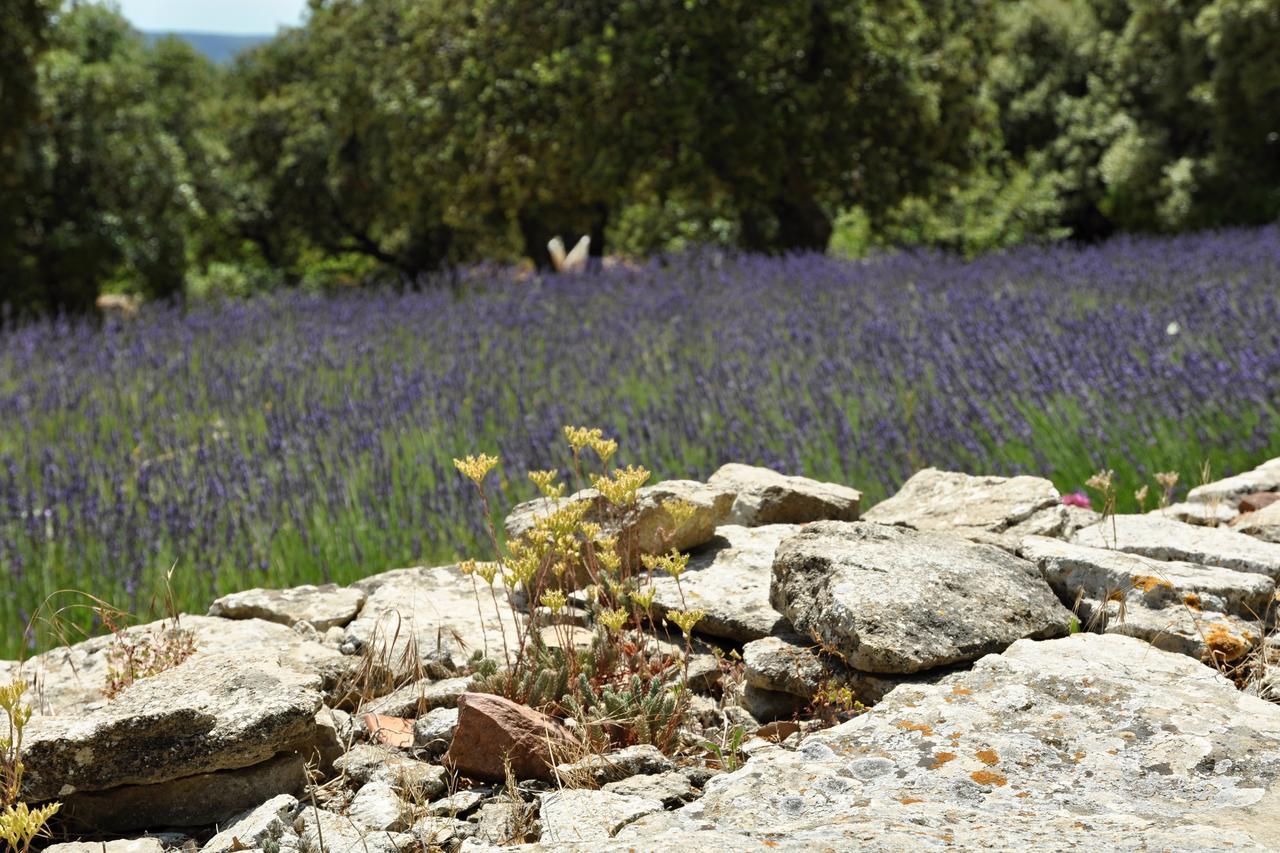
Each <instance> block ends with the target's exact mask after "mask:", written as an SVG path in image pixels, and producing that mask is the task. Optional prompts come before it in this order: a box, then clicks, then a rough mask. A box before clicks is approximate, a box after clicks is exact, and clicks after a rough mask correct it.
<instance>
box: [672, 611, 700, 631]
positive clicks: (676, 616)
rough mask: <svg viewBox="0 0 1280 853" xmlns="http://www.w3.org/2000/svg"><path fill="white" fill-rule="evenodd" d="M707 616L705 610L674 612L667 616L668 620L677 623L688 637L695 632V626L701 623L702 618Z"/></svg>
mask: <svg viewBox="0 0 1280 853" xmlns="http://www.w3.org/2000/svg"><path fill="white" fill-rule="evenodd" d="M706 615H707V612H706V611H705V610H697V609H694V610H672V611H671V612H670V613H668V614H667V618H668V619H670V620H671V621H672V622H674V623H676V625H677V626H678V627H679V628H680V630H681V631H683V632H684V635H685V636H686V637H688V636H689V635H690V634H691V633H692V632H693V626H694V625H697V624H698V623H699V622H701V621H702V617H704V616H706Z"/></svg>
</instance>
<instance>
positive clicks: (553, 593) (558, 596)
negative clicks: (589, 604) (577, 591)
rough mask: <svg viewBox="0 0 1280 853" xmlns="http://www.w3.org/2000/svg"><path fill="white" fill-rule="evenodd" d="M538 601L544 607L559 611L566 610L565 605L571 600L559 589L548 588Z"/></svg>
mask: <svg viewBox="0 0 1280 853" xmlns="http://www.w3.org/2000/svg"><path fill="white" fill-rule="evenodd" d="M538 601H539V602H540V603H541V604H542V606H543V607H545V608H547V609H548V610H550V611H551V612H552V613H559V612H560V611H561V610H564V607H565V605H566V604H568V603H569V600H568V599H567V598H565V595H564V593H563V592H561V591H560V590H558V589H549V590H547V591H546V592H544V593H543V594H542V598H540V599H538Z"/></svg>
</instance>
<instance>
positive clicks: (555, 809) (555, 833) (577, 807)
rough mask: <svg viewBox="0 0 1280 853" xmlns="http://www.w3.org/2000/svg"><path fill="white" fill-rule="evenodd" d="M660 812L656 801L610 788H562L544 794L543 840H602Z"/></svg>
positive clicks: (557, 842) (570, 842)
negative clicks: (607, 789)
mask: <svg viewBox="0 0 1280 853" xmlns="http://www.w3.org/2000/svg"><path fill="white" fill-rule="evenodd" d="M657 811H662V803H661V801H659V800H651V799H647V798H642V797H631V796H627V795H625V794H615V793H611V792H609V791H591V790H575V789H564V790H561V791H551V792H549V793H546V794H543V795H542V798H541V806H540V808H539V810H538V814H539V816H540V817H541V819H542V838H541V840H542V843H544V844H547V843H550V844H572V843H574V842H580V841H604V840H606V839H609V838H612V837H613V836H614V835H615V834H617V832H618V830H619V829H622V827H624V826H626V825H627V824H628V823H631V822H632V821H633V820H636V819H637V818H640V817H643V816H645V815H647V814H651V813H653V812H657Z"/></svg>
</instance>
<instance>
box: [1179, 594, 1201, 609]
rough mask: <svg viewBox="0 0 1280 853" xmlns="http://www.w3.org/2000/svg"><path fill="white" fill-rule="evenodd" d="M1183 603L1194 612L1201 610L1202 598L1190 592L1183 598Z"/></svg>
mask: <svg viewBox="0 0 1280 853" xmlns="http://www.w3.org/2000/svg"><path fill="white" fill-rule="evenodd" d="M1182 603H1183V604H1185V605H1187V606H1188V607H1190V608H1191V609H1192V610H1199V609H1200V596H1198V595H1196V594H1195V593H1194V592H1189V593H1187V594H1186V595H1184V596H1182Z"/></svg>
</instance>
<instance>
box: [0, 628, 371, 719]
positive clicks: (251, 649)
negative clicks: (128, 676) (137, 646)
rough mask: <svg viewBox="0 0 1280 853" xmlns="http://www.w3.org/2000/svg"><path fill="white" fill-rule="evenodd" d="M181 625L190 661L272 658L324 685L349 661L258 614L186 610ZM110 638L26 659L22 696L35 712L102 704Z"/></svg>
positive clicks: (140, 631) (132, 632)
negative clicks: (191, 643)
mask: <svg viewBox="0 0 1280 853" xmlns="http://www.w3.org/2000/svg"><path fill="white" fill-rule="evenodd" d="M172 624H173V622H172V620H168V619H166V620H161V621H157V622H151V623H148V624H145V625H138V626H135V627H132V628H129V629H127V630H126V631H125V632H124V633H125V634H126V635H128V636H129V637H131V638H134V639H135V640H136V638H138V637H141V636H143V635H146V634H152V635H155V636H158V635H159V632H161V631H165V630H167V629H169V628H171V626H172ZM179 624H180V627H181V629H182V630H184V631H189V632H190V633H191V634H192V635H193V636H194V640H195V652H194V653H193V654H192V656H191V657H190V658H189V659H188V661H187V662H188V663H191V662H193V661H196V660H199V659H201V658H204V657H208V656H211V655H212V656H240V657H252V658H254V659H264V658H271V659H274V660H275V661H276V662H278V663H279V664H281V665H283V666H287V667H290V668H293V669H302V670H308V671H311V672H314V673H316V674H318V675H319V676H320V677H321V679H322V680H323V684H324V686H325V689H326V690H328V689H329V688H330V687H331V686H332V685H334V684H336V683H337V682H338V681H339V680H340V679H341V677H342V676H343V674H344V673H345V672H346V671H347V668H348V667H349V666H350V665H351V659H350V658H347V657H345V656H344V655H342V654H340V653H339V652H338V651H337V650H336V649H333V648H330V647H328V646H325V645H322V644H320V643H314V642H310V641H307V640H304V639H303V638H301V637H299V636H298V635H297V634H295V633H294V632H293V631H291V630H290V629H289V628H288V627H286V626H284V625H278V624H276V623H273V622H264V621H263V620H261V619H245V620H241V621H233V620H228V619H216V618H213V617H209V616H186V615H184V616H182V617H181V621H180V623H179ZM113 642H114V638H113V636H112V635H110V634H107V635H104V636H99V637H92V638H90V639H88V640H85V641H83V642H80V643H76V644H75V645H73V646H63V647H60V648H56V649H53V650H51V651H48V652H45V653H44V654H41V655H37V656H35V657H33V658H31V659H30V660H27V661H26V662H25V663H24V664H23V665H22V667H21V672H20V673H19V672H13V673H12V674H13V675H15V676H18V675H20V676H21V677H22V678H23V679H24V680H25V681H26V682H27V683H28V684H31V685H32V687H31V689H30V690H29V691H28V693H27V695H26V696H25V697H24V699H25V700H26V701H27V702H29V703H30V704H31V706H32V707H33V708H34V709H35V711H36V713H37V714H43V715H52V714H63V713H77V714H78V713H82V712H84V711H86V710H92V709H95V708H100V707H105V703H106V695H105V694H104V693H103V690H104V688H105V687H106V685H107V680H108V675H107V672H108V670H109V669H110V663H109V661H108V655H109V652H110V650H111V648H112V644H113Z"/></svg>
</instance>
